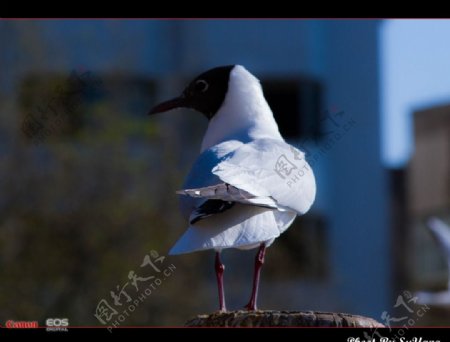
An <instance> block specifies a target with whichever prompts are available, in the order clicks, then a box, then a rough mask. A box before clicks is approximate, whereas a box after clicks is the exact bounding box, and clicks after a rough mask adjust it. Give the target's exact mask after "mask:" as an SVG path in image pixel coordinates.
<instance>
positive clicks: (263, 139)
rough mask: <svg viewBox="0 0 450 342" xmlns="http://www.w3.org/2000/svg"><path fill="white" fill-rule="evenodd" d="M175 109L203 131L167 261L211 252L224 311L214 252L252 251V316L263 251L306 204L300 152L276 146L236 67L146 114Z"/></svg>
mask: <svg viewBox="0 0 450 342" xmlns="http://www.w3.org/2000/svg"><path fill="white" fill-rule="evenodd" d="M179 107H184V108H192V109H194V110H197V111H199V112H201V113H203V114H204V115H205V116H206V118H207V119H208V120H209V125H208V128H207V131H206V133H205V136H204V138H203V142H202V145H201V154H200V156H199V157H198V159H197V160H196V161H195V163H194V165H193V166H192V169H191V171H190V173H189V175H188V176H187V178H186V181H185V184H184V187H183V190H180V191H177V193H178V194H181V195H183V196H182V197H181V209H182V212H183V214H184V216H185V217H186V218H187V219H188V220H189V227H188V229H187V231H186V232H185V233H184V235H183V236H182V237H181V238H180V239H179V240H178V241H177V242H176V244H175V245H174V246H173V248H172V249H171V251H170V254H182V253H189V252H194V251H202V250H207V249H214V250H215V251H216V258H215V270H216V277H217V283H218V289H219V309H220V310H221V311H226V307H225V294H224V288H223V273H224V269H225V267H224V265H223V263H222V261H221V259H220V255H221V251H222V250H223V249H226V248H239V249H251V248H257V247H259V250H258V253H257V255H256V258H255V271H254V278H253V289H252V295H251V298H250V301H249V303H248V304H247V305H246V308H247V309H248V310H256V299H257V294H258V285H259V277H260V272H261V267H262V264H263V263H264V256H265V251H266V247H268V246H270V245H271V244H272V243H273V241H274V240H275V239H276V238H277V237H278V236H279V235H280V234H281V233H282V232H284V231H285V230H286V229H287V228H288V227H289V226H290V225H291V224H292V222H293V221H294V219H295V217H296V216H297V215H303V214H305V213H306V212H307V211H308V210H309V208H310V207H311V205H312V204H313V202H314V199H315V195H316V183H315V178H314V174H313V171H312V170H311V168H310V166H309V165H308V163H307V162H306V160H305V155H304V153H303V152H301V151H300V150H298V149H296V148H295V147H293V146H291V145H289V144H287V143H286V142H285V141H284V139H283V137H282V136H281V134H280V132H279V130H278V126H277V123H276V122H275V119H274V117H273V114H272V111H271V109H270V107H269V105H268V104H267V101H266V100H265V98H264V95H263V91H262V87H261V84H260V82H259V80H258V79H257V78H255V77H254V76H253V75H252V74H251V73H250V72H248V71H247V70H246V69H245V68H244V67H243V66H240V65H230V66H223V67H217V68H214V69H211V70H209V71H207V72H205V73H203V74H201V75H200V76H198V77H196V78H195V79H194V80H193V81H192V82H191V83H190V84H189V85H188V86H187V87H186V88H185V90H184V91H183V93H182V95H181V96H180V97H177V98H175V99H172V100H169V101H166V102H164V103H161V104H159V105H157V106H156V107H154V108H153V109H152V110H151V111H150V113H149V114H155V113H160V112H165V111H168V110H170V109H174V108H179Z"/></svg>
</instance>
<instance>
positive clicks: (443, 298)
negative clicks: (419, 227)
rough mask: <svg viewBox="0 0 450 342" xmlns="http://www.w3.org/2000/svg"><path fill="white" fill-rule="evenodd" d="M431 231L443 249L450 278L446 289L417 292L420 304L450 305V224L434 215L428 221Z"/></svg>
mask: <svg viewBox="0 0 450 342" xmlns="http://www.w3.org/2000/svg"><path fill="white" fill-rule="evenodd" d="M427 224H428V228H429V229H430V232H431V233H432V234H433V236H434V237H435V239H436V242H437V244H438V245H439V247H440V249H441V251H442V252H443V253H444V255H445V257H446V260H447V267H448V269H449V275H448V277H449V280H448V285H447V290H446V291H440V292H417V293H416V296H417V297H418V302H419V303H420V304H430V305H445V306H450V226H448V225H447V224H445V223H444V222H443V221H442V220H440V219H438V218H436V217H432V218H430V219H429V220H428V222H427Z"/></svg>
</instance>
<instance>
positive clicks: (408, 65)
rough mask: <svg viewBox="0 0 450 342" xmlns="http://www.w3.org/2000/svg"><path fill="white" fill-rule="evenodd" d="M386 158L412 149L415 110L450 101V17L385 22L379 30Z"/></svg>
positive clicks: (403, 156) (404, 156)
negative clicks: (449, 18) (447, 18)
mask: <svg viewBox="0 0 450 342" xmlns="http://www.w3.org/2000/svg"><path fill="white" fill-rule="evenodd" d="M380 43H381V96H382V99H381V108H382V160H383V162H384V164H385V165H386V166H388V167H393V168H398V167H403V166H404V165H405V163H407V161H408V160H409V158H410V156H411V153H412V152H413V148H414V144H413V122H412V113H413V112H414V111H415V110H417V109H423V108H427V107H432V106H435V105H443V104H449V103H450V20H440V19H434V20H386V21H385V22H384V23H383V26H382V28H381V35H380Z"/></svg>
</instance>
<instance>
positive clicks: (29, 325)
mask: <svg viewBox="0 0 450 342" xmlns="http://www.w3.org/2000/svg"><path fill="white" fill-rule="evenodd" d="M5 327H6V328H9V329H33V328H39V324H38V322H37V321H13V320H12V319H10V320H9V321H6V323H5Z"/></svg>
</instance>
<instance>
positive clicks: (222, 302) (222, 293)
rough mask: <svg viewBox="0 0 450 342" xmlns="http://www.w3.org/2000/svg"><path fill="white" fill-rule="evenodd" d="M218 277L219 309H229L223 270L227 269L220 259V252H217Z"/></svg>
mask: <svg viewBox="0 0 450 342" xmlns="http://www.w3.org/2000/svg"><path fill="white" fill-rule="evenodd" d="M215 266H216V277H217V287H218V288H219V310H220V311H227V308H226V307H225V291H224V289H223V271H224V270H225V265H224V264H222V261H221V260H220V252H216V263H215Z"/></svg>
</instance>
